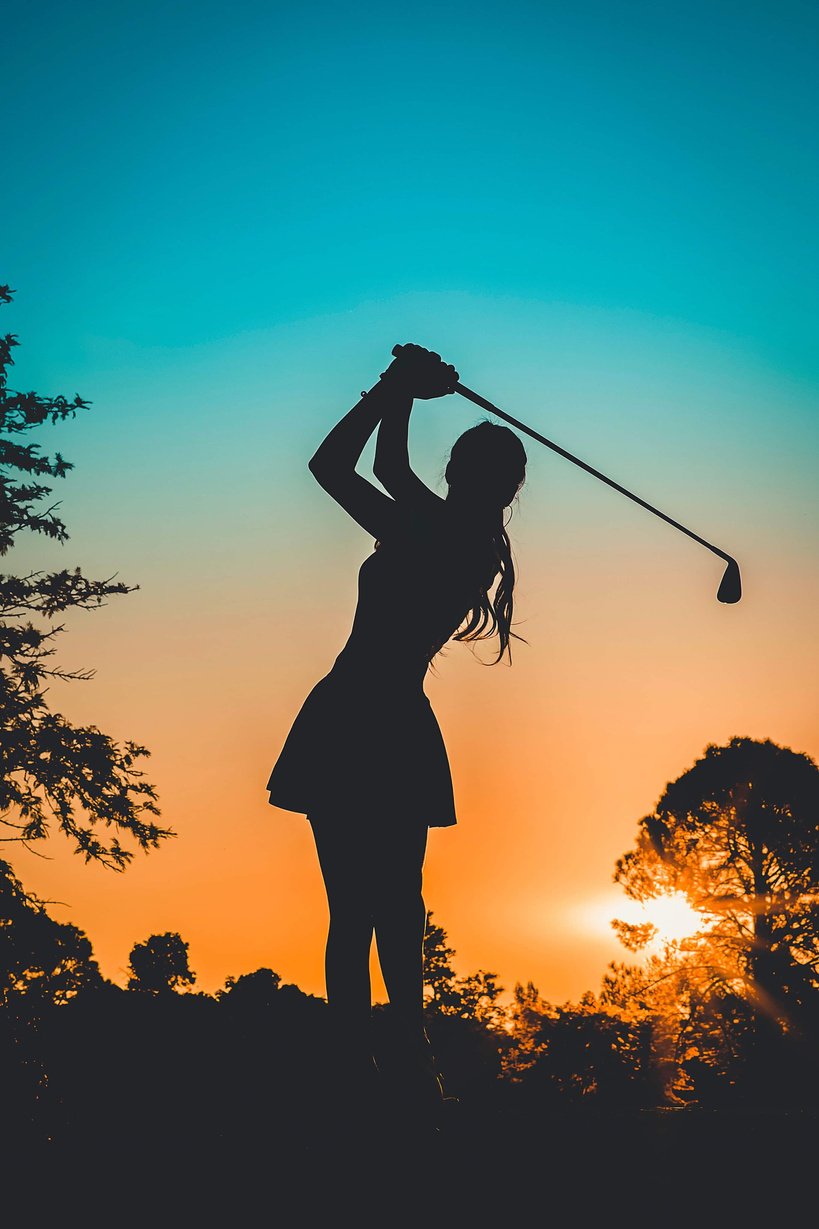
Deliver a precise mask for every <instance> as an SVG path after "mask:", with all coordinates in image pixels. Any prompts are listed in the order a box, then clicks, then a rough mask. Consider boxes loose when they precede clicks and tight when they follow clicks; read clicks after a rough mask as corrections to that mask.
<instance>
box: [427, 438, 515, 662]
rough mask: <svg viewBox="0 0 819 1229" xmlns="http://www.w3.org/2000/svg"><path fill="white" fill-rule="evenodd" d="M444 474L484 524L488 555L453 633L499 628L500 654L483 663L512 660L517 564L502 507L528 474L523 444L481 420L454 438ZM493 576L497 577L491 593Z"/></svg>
mask: <svg viewBox="0 0 819 1229" xmlns="http://www.w3.org/2000/svg"><path fill="white" fill-rule="evenodd" d="M445 477H446V481H447V483H448V484H449V490H450V495H455V496H456V498H457V500H458V503H459V505H460V506H461V508H462V509H463V510H464V511H466V512H467V515H468V516H469V520H470V523H471V524H472V525H473V526H474V525H476V524H477V525H480V524H481V523H483V524H484V525H485V527H486V545H487V551H488V555H489V563H488V567H487V573H486V580H485V581H484V582H482V584H481V588H480V590H479V592H478V594H477V596H476V598H475V601H474V604H473V606H472V608H471V610H470V611H469V613H468V614H467V616H466V620H465V623H464V626H463V627H462V628H461V629H460V630H459V631H457V632H456V633H455V637H454V639H455V640H487V639H488V638H489V637H490V636H493V635H494V634H495V632H497V634H498V641H499V652H498V656H497V657H496V658H495V661H494V662H491V663H487V664H491V665H496V664H497V663H498V662H499V661H500V660H501V658H502V657H503V655H504V653H506V652H507V651H508V653H509V661H510V662H511V660H512V650H511V647H510V644H509V640H510V638H511V637H513V636H514V638H515V639H516V640H519V639H520V637H519V636H516V635H515V633H514V632H513V631H512V591H513V589H514V587H515V565H514V561H513V559H512V547H511V544H510V542H509V535H508V534H507V532H506V526H505V524H504V518H503V513H504V509H505V508H508V507H509V506H510V505H511V503H512V501H513V500H514V498H515V496H516V495H517V493H518V491H519V490H520V488H521V486H522V485H523V481H524V479H525V477H526V450H525V449H524V447H523V444H522V443H521V441H520V439H519V437H518V436H517V435H515V433H514V431H510V430H509V428H508V427H501V426H499V425H498V424H497V423H493V422H489V421H484V422H480V423H478V425H477V426H476V427H471V428H470V429H469V430H468V431H465V432H464V433H463V435H461V436H459V437H458V439H457V440H456V441H455V443H454V444H453V446H452V452H451V453H450V457H449V461H448V463H447V467H446V472H445ZM496 577H498V578H499V579H498V583H497V586H496V587H495V592H494V594H492V595H491V596H490V590H491V588H492V586H493V584H494V582H495V578H496Z"/></svg>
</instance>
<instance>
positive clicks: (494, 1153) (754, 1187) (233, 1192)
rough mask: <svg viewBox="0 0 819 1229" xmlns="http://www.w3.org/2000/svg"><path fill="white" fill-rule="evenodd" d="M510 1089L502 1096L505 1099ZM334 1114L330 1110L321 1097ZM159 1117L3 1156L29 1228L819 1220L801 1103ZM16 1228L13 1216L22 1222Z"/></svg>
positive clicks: (15, 1148)
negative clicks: (424, 1118) (410, 1115)
mask: <svg viewBox="0 0 819 1229" xmlns="http://www.w3.org/2000/svg"><path fill="white" fill-rule="evenodd" d="M504 1101H505V1103H504ZM325 1109H326V1107H325ZM177 1117H178V1115H176V1114H174V1113H173V1112H171V1111H170V1110H169V1108H168V1107H167V1106H166V1107H163V1106H159V1105H158V1106H156V1114H155V1117H154V1118H153V1119H152V1122H151V1124H150V1126H149V1127H148V1128H147V1129H143V1130H140V1131H129V1130H128V1129H127V1128H123V1127H122V1125H121V1124H119V1125H118V1124H116V1123H115V1122H111V1123H109V1124H106V1123H105V1122H103V1121H101V1122H99V1123H98V1124H97V1126H98V1131H95V1132H93V1133H89V1132H87V1131H86V1132H85V1133H82V1134H80V1133H78V1134H77V1135H75V1136H74V1137H73V1138H68V1139H63V1140H61V1141H59V1142H58V1141H43V1140H39V1141H37V1140H35V1139H31V1138H30V1139H29V1140H28V1141H27V1144H25V1146H23V1147H21V1146H20V1145H21V1143H24V1141H22V1140H21V1139H20V1138H19V1137H18V1140H17V1141H16V1143H12V1142H10V1143H9V1144H8V1145H7V1147H6V1149H5V1150H4V1151H5V1157H6V1174H5V1176H4V1179H3V1189H4V1191H5V1207H6V1208H7V1209H8V1210H10V1209H11V1207H12V1206H13V1205H14V1202H15V1201H16V1200H18V1199H19V1200H20V1211H21V1212H22V1213H23V1215H24V1219H25V1223H27V1224H29V1225H35V1226H37V1225H40V1224H43V1225H46V1224H48V1225H50V1224H53V1223H55V1222H57V1221H63V1222H64V1223H70V1224H72V1225H73V1224H75V1223H82V1224H85V1225H96V1224H106V1225H107V1224H131V1223H134V1224H136V1223H139V1224H142V1223H149V1224H151V1225H157V1226H165V1225H169V1226H170V1225H174V1226H176V1225H180V1226H187V1225H200V1224H201V1225H211V1224H213V1225H231V1226H232V1225H236V1226H245V1225H247V1226H251V1225H253V1226H255V1225H268V1224H269V1225H288V1226H289V1225H311V1224H317V1225H319V1224H321V1225H325V1224H326V1225H331V1224H339V1225H342V1224H343V1225H347V1224H353V1225H356V1224H378V1225H403V1224H418V1225H437V1224H453V1225H457V1226H459V1227H460V1226H462V1225H464V1226H465V1225H469V1224H476V1225H490V1224H491V1225H495V1224H514V1223H515V1222H522V1223H526V1224H530V1223H531V1224H538V1225H540V1224H544V1225H546V1224H553V1223H554V1222H555V1221H556V1220H558V1219H559V1220H560V1221H561V1222H566V1223H571V1224H574V1225H586V1224H590V1223H592V1221H593V1220H594V1221H596V1220H598V1219H603V1218H605V1219H607V1220H608V1219H610V1220H612V1221H613V1222H615V1223H618V1224H619V1223H621V1222H626V1223H632V1222H633V1223H638V1224H643V1223H647V1222H649V1221H657V1220H659V1221H662V1222H663V1223H664V1224H683V1223H690V1222H691V1221H699V1222H700V1223H702V1224H703V1225H704V1226H711V1225H716V1224H720V1225H721V1224H723V1223H725V1224H732V1223H736V1221H737V1220H738V1219H741V1220H743V1221H744V1223H745V1224H747V1225H753V1226H755V1225H760V1226H761V1225H763V1224H767V1223H769V1221H770V1220H771V1219H772V1217H775V1218H776V1220H777V1221H779V1220H782V1219H787V1220H788V1221H792V1222H802V1223H804V1224H805V1225H810V1224H812V1223H815V1217H816V1194H815V1191H816V1185H815V1177H816V1169H817V1162H818V1161H819V1152H818V1151H817V1144H819V1133H817V1129H816V1128H817V1120H816V1117H815V1116H813V1115H806V1114H763V1113H751V1112H746V1113H741V1114H740V1113H726V1112H715V1113H706V1112H698V1111H693V1110H652V1111H628V1112H620V1113H616V1112H610V1113H599V1112H595V1111H593V1110H585V1109H584V1110H579V1109H578V1110H577V1111H574V1112H568V1111H561V1112H553V1113H550V1114H545V1113H544V1114H538V1113H536V1112H532V1109H531V1107H527V1108H525V1109H524V1108H523V1107H521V1106H516V1105H515V1104H514V1098H505V1099H504V1098H501V1099H499V1100H498V1101H497V1103H496V1104H494V1105H492V1104H483V1105H477V1104H474V1105H468V1104H464V1103H459V1104H458V1105H457V1106H454V1107H452V1108H451V1109H450V1111H449V1112H448V1113H447V1115H446V1116H445V1120H444V1122H443V1123H442V1125H441V1127H440V1129H439V1130H438V1131H437V1132H435V1133H430V1132H429V1131H426V1132H424V1131H422V1130H421V1129H419V1128H418V1127H410V1126H409V1125H408V1124H407V1123H402V1121H401V1120H400V1119H398V1118H396V1117H394V1116H392V1117H391V1116H390V1115H388V1114H384V1115H383V1116H381V1117H380V1118H377V1119H376V1120H375V1121H374V1122H370V1123H369V1124H366V1123H362V1122H361V1121H360V1120H358V1119H357V1117H356V1115H355V1114H354V1113H352V1112H342V1113H341V1114H340V1116H339V1118H338V1119H334V1118H331V1116H330V1115H329V1113H328V1112H326V1113H325V1114H324V1115H323V1116H316V1117H315V1118H311V1115H310V1114H304V1115H301V1116H299V1115H296V1116H294V1117H293V1118H291V1120H290V1121H281V1120H279V1121H276V1119H275V1116H274V1115H272V1114H271V1115H270V1116H269V1117H268V1118H266V1119H265V1118H262V1119H256V1118H254V1119H253V1120H250V1119H245V1120H244V1121H229V1122H223V1123H221V1124H219V1126H218V1127H216V1128H214V1127H213V1125H212V1124H211V1125H210V1126H208V1125H207V1123H206V1121H204V1120H203V1121H201V1122H200V1125H199V1128H197V1126H196V1125H195V1124H194V1125H193V1126H192V1125H191V1123H190V1122H187V1123H186V1124H185V1126H184V1127H183V1126H182V1122H181V1120H180V1121H179V1123H178V1126H177V1125H175V1122H174V1119H175V1118H177ZM9 1223H17V1222H11V1221H10V1222H9Z"/></svg>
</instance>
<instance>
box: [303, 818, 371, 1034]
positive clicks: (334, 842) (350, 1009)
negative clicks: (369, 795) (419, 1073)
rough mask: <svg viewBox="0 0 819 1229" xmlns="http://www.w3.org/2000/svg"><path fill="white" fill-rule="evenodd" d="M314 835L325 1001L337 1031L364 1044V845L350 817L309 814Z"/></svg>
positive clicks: (367, 940)
mask: <svg viewBox="0 0 819 1229" xmlns="http://www.w3.org/2000/svg"><path fill="white" fill-rule="evenodd" d="M309 819H310V824H311V826H312V829H313V834H314V836H315V840H316V850H317V852H318V858H319V865H320V867H321V873H322V877H323V879H324V886H325V888H326V891H327V903H328V905H329V908H330V925H329V929H328V933H327V949H326V953H325V980H326V985H327V1000H328V1002H329V1004H330V1007H331V1009H332V1011H333V1014H334V1016H335V1020H336V1024H337V1026H338V1028H339V1030H340V1031H341V1032H342V1033H343V1034H344V1035H346V1036H348V1037H349V1038H350V1039H351V1040H356V1039H358V1040H360V1041H361V1042H362V1043H364V1044H367V1043H368V1040H369V1038H368V1028H369V1022H370V1016H371V1007H372V1002H371V990H370V948H371V946H372V938H373V925H374V912H373V906H372V900H371V898H370V890H369V889H370V884H369V876H368V874H367V861H368V857H367V854H368V852H369V851H368V850H367V849H366V846H365V845H364V841H363V840H362V835H363V834H362V832H361V829H360V828H359V827H357V826H356V824H355V820H354V819H348V818H347V817H346V816H344V815H330V816H320V817H318V816H314V815H311V816H309Z"/></svg>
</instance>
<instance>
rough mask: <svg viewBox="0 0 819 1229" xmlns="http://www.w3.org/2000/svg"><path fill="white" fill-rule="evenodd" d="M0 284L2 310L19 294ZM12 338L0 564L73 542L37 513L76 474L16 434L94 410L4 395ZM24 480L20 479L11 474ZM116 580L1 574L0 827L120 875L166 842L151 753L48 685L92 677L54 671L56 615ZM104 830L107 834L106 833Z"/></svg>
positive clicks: (1, 360) (4, 405) (2, 413)
mask: <svg viewBox="0 0 819 1229" xmlns="http://www.w3.org/2000/svg"><path fill="white" fill-rule="evenodd" d="M12 293H13V292H12V291H10V290H9V288H8V286H0V303H8V302H10V300H11V297H12ZM17 344H18V342H17V338H16V337H15V336H14V335H13V334H11V333H9V334H6V335H5V336H4V337H3V338H2V339H0V555H5V554H6V553H7V552H8V551H9V550H10V549H11V548H12V546H13V545H14V544H15V540H16V537H17V535H18V534H19V533H20V532H21V531H23V530H30V531H31V532H33V533H37V534H43V535H45V536H46V537H49V538H52V539H53V540H54V541H56V542H60V543H62V542H65V541H66V540H67V538H68V533H67V531H66V528H65V525H64V524H63V522H62V520H61V519H60V518H59V517H58V516H57V515H56V512H55V509H56V508H57V507H58V506H59V504H58V503H52V504H49V505H48V506H46V507H42V506H41V505H42V502H43V501H44V500H45V498H46V496H48V495H49V494H50V492H51V487H50V486H49V485H47V484H46V483H44V482H43V481H42V479H43V478H44V477H47V478H64V477H65V476H66V474H67V472H68V470H70V469H71V468H72V465H71V463H70V462H69V461H66V460H65V458H64V457H63V456H61V454H60V453H59V452H56V453H55V454H54V456H53V458H51V457H47V456H43V455H41V453H40V448H39V445H38V444H23V443H21V442H19V441H18V439H17V438H16V437H18V436H20V435H22V434H23V433H24V432H27V431H30V430H32V429H34V428H37V427H39V426H41V425H42V424H44V423H45V422H47V421H50V422H51V423H52V424H54V423H59V422H63V421H64V420H65V419H67V418H74V417H75V416H76V414H77V411H78V410H85V409H87V407H88V405H89V402H87V401H85V400H83V398H81V397H80V396H75V397H73V398H67V397H64V396H56V397H44V396H40V395H39V394H38V393H33V392H27V393H23V392H14V391H13V390H11V389H9V388H8V387H7V371H8V368H9V367H10V366H12V365H13V363H14V360H13V358H12V350H13V348H14V347H15V346H17ZM15 474H17V475H20V476H21V477H15V476H14V475H15ZM133 588H134V586H128V585H125V584H123V583H122V582H121V581H115V580H114V578H113V577H109V578H108V579H106V580H91V579H89V578H88V577H86V576H84V575H83V573H82V572H81V570H80V569H79V568H74V569H73V570H69V569H67V568H64V569H62V570H60V571H57V572H43V571H33V572H28V573H27V574H26V575H24V576H8V575H5V574H0V656H1V657H2V659H3V668H2V670H0V728H2V732H3V737H2V749H1V752H0V754H2V763H0V822H2V823H3V824H4V825H5V826H6V828H7V829H9V830H11V831H12V832H13V833H14V835H13V836H9V837H6V838H5V839H6V840H19V841H23V842H29V841H39V840H42V839H43V838H44V837H46V836H47V835H48V833H49V827H50V824H51V823H53V822H54V821H56V823H57V826H58V828H59V829H61V830H62V832H64V833H65V835H66V836H67V837H69V838H70V839H71V840H72V841H73V842H74V845H75V847H76V849H77V851H78V852H80V853H82V854H83V856H84V857H85V860H86V861H90V860H92V859H93V860H95V861H98V862H102V863H104V864H105V865H107V866H109V867H113V868H114V869H116V870H122V869H123V868H124V867H125V865H126V864H127V863H128V861H129V860H130V859H131V858H132V857H133V851H132V850H131V849H130V848H128V847H127V846H124V845H123V844H121V841H120V838H121V836H123V835H127V836H128V837H129V838H131V840H132V841H134V842H135V843H136V845H137V846H138V847H140V848H142V849H146V850H147V849H151V848H154V847H156V846H157V845H158V844H159V842H160V841H161V840H162V838H163V837H167V836H170V835H171V832H170V830H169V829H165V828H161V827H159V826H158V825H157V824H156V823H154V822H153V821H152V820H150V819H146V815H154V816H158V815H159V810H158V808H157V805H156V792H155V790H154V788H153V786H151V785H150V784H148V782H146V781H145V780H144V779H143V773H142V772H141V771H140V770H139V769H138V768H137V766H136V765H137V762H138V761H139V759H140V758H142V757H145V756H147V755H148V754H149V752H148V751H147V750H146V749H145V748H144V747H141V746H139V745H138V744H137V743H135V742H130V741H129V742H126V743H125V744H124V746H119V745H118V744H117V743H115V742H114V741H113V740H112V739H111V738H109V737H108V736H107V735H106V734H103V733H102V732H101V731H100V730H98V729H97V727H96V726H75V725H72V724H71V723H70V722H69V721H67V720H66V718H65V717H63V716H62V714H60V713H56V712H51V711H50V710H49V707H48V704H47V702H46V686H45V684H46V682H47V680H48V679H53V678H57V679H76V680H79V679H89V678H91V677H92V676H93V671H91V670H63V669H60V668H58V667H57V666H55V665H54V664H52V662H51V658H52V657H53V654H54V652H55V650H54V641H55V639H56V637H57V636H58V635H59V634H60V633H61V632H62V631H63V630H64V626H63V624H61V623H58V622H56V620H57V618H58V617H59V616H60V615H62V614H64V613H65V612H66V611H70V610H73V609H80V610H93V609H95V608H97V607H99V606H101V605H103V604H104V601H105V599H106V598H108V597H110V596H111V595H112V594H116V593H129V592H132V590H133ZM103 828H104V829H107V830H108V834H109V835H107V837H102V836H101V835H100V830H101V829H103Z"/></svg>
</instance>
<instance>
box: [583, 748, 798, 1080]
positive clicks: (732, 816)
mask: <svg viewBox="0 0 819 1229" xmlns="http://www.w3.org/2000/svg"><path fill="white" fill-rule="evenodd" d="M818 811H819V769H817V767H816V765H815V764H814V763H813V761H812V760H811V759H810V758H809V757H808V756H806V755H802V754H798V753H796V752H793V751H791V750H789V749H788V748H785V747H780V746H777V744H775V743H773V742H771V741H770V740H765V741H756V740H754V739H750V738H733V739H731V740H730V742H729V743H728V744H726V745H725V746H715V745H711V746H708V747H707V748H706V750H705V754H704V756H703V757H702V758H701V759H699V760H697V762H696V763H695V764H694V765H693V767H692V768H691V769H689V770H688V771H687V772H685V773H684V774H683V775H682V776H681V777H680V778H678V779H677V780H676V781H674V782H671V783H670V784H669V785H668V786H667V788H666V790H665V792H664V793H663V795H662V797H661V798H660V800H659V802H658V803H657V807H656V808H655V811H654V812H653V814H651V815H649V816H647V817H645V818H644V819H643V820H641V821H640V825H639V831H638V838H637V843H636V845H635V848H634V849H633V850H630V851H629V852H628V853H627V854H625V855H624V856H623V857H622V858H621V859H620V860H619V861H618V863H617V869H616V874H615V879H616V880H617V882H619V883H620V884H622V885H623V887H624V888H625V890H626V891H627V893H628V894H629V895H630V896H632V897H633V898H634V899H637V900H648V899H650V898H652V897H654V896H657V895H660V894H662V893H664V892H671V891H680V892H684V893H685V894H686V896H687V897H688V899H689V901H690V903H691V904H692V906H693V907H694V908H695V909H697V910H698V911H699V912H700V913H701V915H702V922H703V925H702V929H701V930H700V932H699V933H698V934H697V935H695V936H693V937H691V938H689V939H686V940H680V941H678V942H677V943H674V944H668V945H666V947H665V950H664V951H663V953H662V955H659V956H658V955H652V956H650V957H649V958H648V960H647V961H646V962H645V963H644V964H643V965H642V966H638V967H633V966H628V965H613V966H612V967H611V969H610V971H609V974H608V976H607V977H606V979H605V981H604V987H603V995H602V998H603V1001H604V1003H605V1004H606V1005H607V1006H608V1007H609V1008H610V1009H614V1010H619V1011H621V1012H626V1013H628V1014H631V1015H632V1017H636V1016H640V1015H642V1016H643V1017H649V1016H651V1017H652V1018H653V1019H654V1022H655V1039H656V1044H657V1047H658V1048H657V1054H658V1062H660V1063H661V1064H662V1065H663V1066H664V1067H665V1069H666V1073H667V1078H668V1081H669V1087H670V1088H671V1090H672V1091H673V1092H675V1093H676V1094H677V1095H680V1096H683V1097H685V1098H687V1097H690V1096H692V1095H694V1096H699V1095H703V1094H704V1091H705V1089H706V1087H708V1088H709V1089H711V1090H712V1091H713V1089H714V1088H715V1087H718V1086H719V1087H723V1088H727V1087H729V1086H730V1087H731V1088H733V1089H734V1091H735V1093H736V1094H737V1095H739V1094H740V1092H741V1094H742V1095H744V1096H747V1097H748V1098H749V1099H750V1100H751V1101H753V1102H757V1103H758V1102H760V1101H762V1100H768V1101H770V1100H775V1101H778V1100H782V1099H783V1098H784V1099H786V1100H791V1101H794V1100H797V1101H798V1100H799V1098H800V1096H801V1097H802V1098H803V1099H810V1097H811V1096H812V1095H813V1092H812V1091H811V1089H815V1087H816V1079H817V1069H816V1068H817V1064H816V1062H815V1059H814V1060H811V1059H810V1054H811V1053H812V1052H813V1049H814V1046H815V1038H816V1035H817V1031H818V1028H819V913H817V910H816V899H817V893H819V829H817V826H816V815H817V812H818ZM621 936H622V937H624V938H625V939H626V941H627V944H628V945H630V946H631V947H632V948H633V949H635V950H639V948H640V947H641V946H642V944H643V942H644V941H645V940H646V939H647V938H649V937H650V936H649V935H647V934H640V933H639V930H636V929H635V928H628V927H625V928H621ZM720 1081H721V1083H720Z"/></svg>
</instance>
